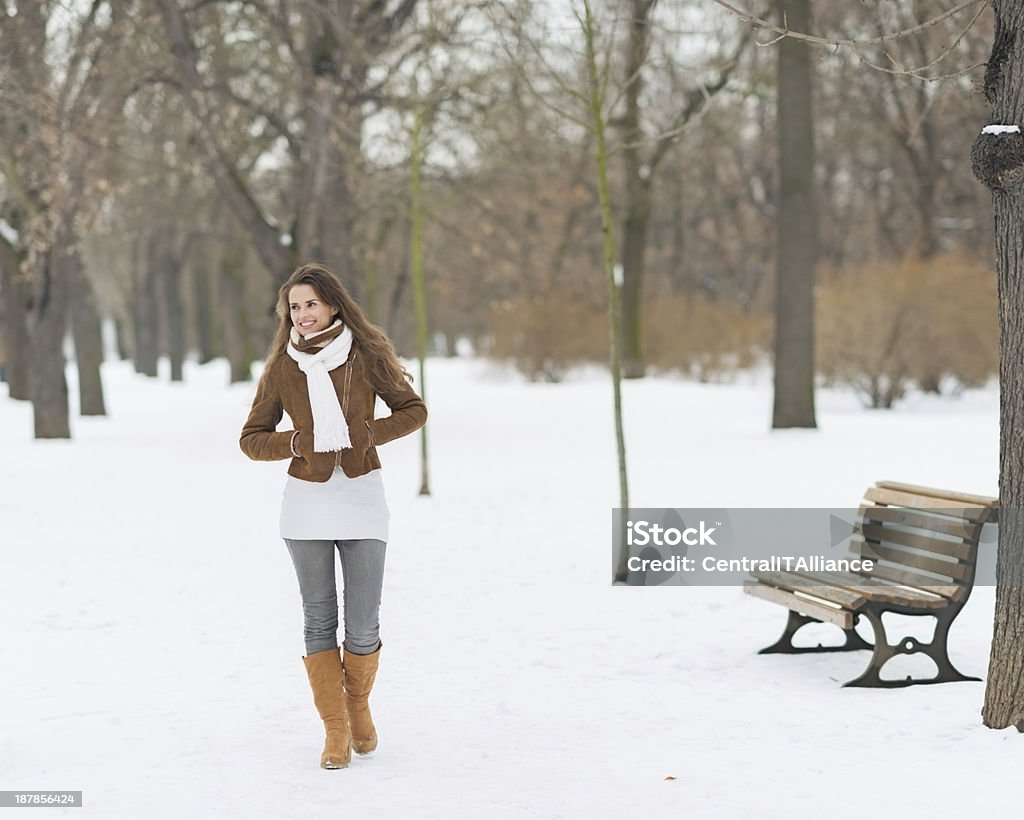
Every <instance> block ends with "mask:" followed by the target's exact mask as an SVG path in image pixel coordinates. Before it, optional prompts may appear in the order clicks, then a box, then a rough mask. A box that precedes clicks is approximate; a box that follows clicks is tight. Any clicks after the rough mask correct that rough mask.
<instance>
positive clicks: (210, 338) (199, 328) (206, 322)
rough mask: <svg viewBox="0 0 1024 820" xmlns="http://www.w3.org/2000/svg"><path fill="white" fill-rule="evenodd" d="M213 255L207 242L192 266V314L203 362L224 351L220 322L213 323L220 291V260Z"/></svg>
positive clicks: (211, 359) (200, 359) (201, 361)
mask: <svg viewBox="0 0 1024 820" xmlns="http://www.w3.org/2000/svg"><path fill="white" fill-rule="evenodd" d="M210 257H211V253H210V252H209V251H208V250H207V248H206V247H205V246H204V247H203V249H202V251H201V252H199V253H197V258H196V259H194V260H193V264H192V266H191V267H192V271H191V277H190V279H191V282H192V302H193V305H194V311H193V316H194V317H195V318H194V321H195V329H196V346H197V347H198V348H199V363H200V364H207V363H208V362H212V361H213V360H214V359H216V358H218V357H219V356H223V355H224V345H223V343H222V338H223V334H222V333H221V330H220V326H219V325H217V324H215V323H214V318H215V316H216V315H217V312H216V311H215V310H214V304H215V296H216V294H217V293H219V292H220V291H219V288H218V285H217V279H218V277H219V273H218V266H217V264H216V263H215V262H214V261H213V260H212V259H211V258H210Z"/></svg>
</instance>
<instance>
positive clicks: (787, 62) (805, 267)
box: [772, 0, 818, 428]
mask: <svg viewBox="0 0 1024 820" xmlns="http://www.w3.org/2000/svg"><path fill="white" fill-rule="evenodd" d="M778 9H779V17H780V19H781V20H782V21H783V22H784V23H785V25H787V26H792V27H793V28H794V29H796V30H797V31H807V30H808V28H809V25H808V24H809V22H810V13H811V4H810V0H779V5H778ZM777 94H778V114H777V120H778V125H777V130H778V151H779V210H778V222H777V224H778V231H777V240H776V259H777V265H776V290H775V293H776V297H775V396H774V404H773V408H772V427H773V428H781V427H815V426H817V425H816V422H815V418H814V270H815V266H816V264H817V259H818V225H817V211H816V208H815V204H814V188H815V186H814V118H813V115H812V105H811V55H810V47H809V46H808V45H807V43H803V42H800V41H799V40H796V39H793V38H790V37H786V38H783V40H782V42H781V43H779V54H778V83H777Z"/></svg>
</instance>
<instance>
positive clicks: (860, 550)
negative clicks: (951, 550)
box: [850, 538, 971, 584]
mask: <svg viewBox="0 0 1024 820" xmlns="http://www.w3.org/2000/svg"><path fill="white" fill-rule="evenodd" d="M850 545H851V547H852V549H853V551H854V552H855V553H857V554H858V555H860V556H862V557H863V558H871V559H872V560H875V561H888V562H889V563H890V564H899V565H900V566H901V567H909V568H910V569H923V570H925V572H934V573H935V574H936V575H944V576H946V577H947V578H952V579H954V580H956V581H963V580H965V579H966V578H967V577H968V576H969V575H970V573H971V568H970V567H967V566H964V565H963V564H958V563H957V562H955V561H943V560H942V559H941V558H931V557H929V556H926V555H921V554H920V553H914V552H907V551H906V550H901V549H897V548H896V547H883V546H879V545H878V544H873V543H871V542H870V541H864V540H863V539H861V538H853V539H851V540H850ZM934 580H936V581H937V582H938V583H940V584H941V583H943V581H944V580H945V579H944V578H936V579H934Z"/></svg>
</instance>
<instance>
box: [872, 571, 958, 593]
mask: <svg viewBox="0 0 1024 820" xmlns="http://www.w3.org/2000/svg"><path fill="white" fill-rule="evenodd" d="M865 577H868V578H883V579H885V580H886V581H892V582H894V583H897V584H904V585H906V586H908V587H912V588H913V589H919V590H922V591H924V592H933V593H935V594H936V595H941V596H943V597H944V598H949V600H951V601H962V600H963V599H964V597H965V596H966V594H967V589H966V587H963V586H961V585H960V584H954V583H949V582H945V583H944V582H943V581H942V580H941V579H938V578H929V577H928V576H927V575H921V574H920V573H917V572H912V571H911V570H908V569H899V568H898V567H890V566H886V565H885V564H875V566H874V568H873V569H872V570H871V572H869V573H865Z"/></svg>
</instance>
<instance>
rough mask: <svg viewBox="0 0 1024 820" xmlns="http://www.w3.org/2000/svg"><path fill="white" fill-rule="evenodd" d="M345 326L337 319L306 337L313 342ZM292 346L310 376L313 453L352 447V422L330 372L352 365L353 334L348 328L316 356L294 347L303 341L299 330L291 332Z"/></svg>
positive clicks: (290, 349)
mask: <svg viewBox="0 0 1024 820" xmlns="http://www.w3.org/2000/svg"><path fill="white" fill-rule="evenodd" d="M340 324H341V320H340V319H335V320H334V324H332V325H331V326H330V327H328V328H325V329H324V330H321V331H318V332H317V333H310V334H309V335H308V336H306V337H305V339H306V341H307V342H309V341H310V340H311V339H313V338H315V337H316V336H319V335H320V334H321V333H327V332H328V331H330V330H333V329H334V328H336V327H338V326H339V325H340ZM291 340H292V344H289V345H288V346H287V348H286V349H287V351H288V355H289V356H291V357H292V358H293V359H294V360H295V363H296V364H297V365H298V366H299V370H301V371H302V372H303V373H305V374H306V387H307V388H308V390H309V406H310V408H311V409H312V411H313V451H314V452H317V453H330V452H334V451H336V450H343V449H345V448H347V447H351V446H352V440H351V439H350V438H349V435H348V422H347V421H345V416H344V415H343V414H342V412H341V399H340V398H339V397H338V392H337V391H336V390H335V389H334V383H333V382H332V381H331V377H330V375H329V372H330V371H331V370H334V368H336V367H339V366H340V365H343V364H345V362H346V361H348V354H349V351H350V350H351V349H352V330H351V329H350V328H348V327H346V328H345V329H344V330H343V331H342V332H341V334H340V335H338V336H336V337H335V338H333V339H331V341H329V342H327V344H325V345H324V346H323V347H321V348H320V350H318V351H317V352H316V353H303V352H301V351H299V350H296V349H295V347H294V345H296V344H298V343H299V342H300V341H301V340H302V336H301V335H300V334H299V331H298V330H297V329H296V328H294V327H293V328H292V330H291Z"/></svg>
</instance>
